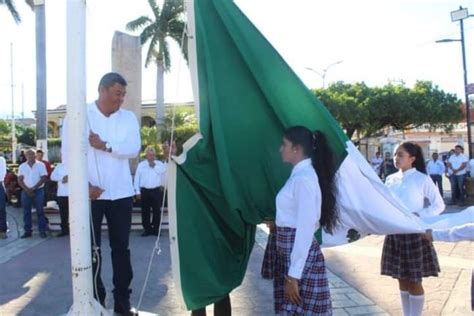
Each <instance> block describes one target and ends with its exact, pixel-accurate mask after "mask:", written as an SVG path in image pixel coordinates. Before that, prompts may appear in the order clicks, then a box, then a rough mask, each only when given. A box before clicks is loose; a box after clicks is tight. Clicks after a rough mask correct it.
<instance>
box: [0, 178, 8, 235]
mask: <svg viewBox="0 0 474 316" xmlns="http://www.w3.org/2000/svg"><path fill="white" fill-rule="evenodd" d="M5 204H6V203H5V188H4V187H3V181H0V233H6V232H7V211H6V205H5Z"/></svg>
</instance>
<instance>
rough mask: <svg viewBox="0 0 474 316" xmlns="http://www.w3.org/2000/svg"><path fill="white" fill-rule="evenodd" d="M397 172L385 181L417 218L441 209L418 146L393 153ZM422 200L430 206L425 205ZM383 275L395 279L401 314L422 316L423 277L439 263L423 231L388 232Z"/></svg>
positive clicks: (409, 145) (431, 273)
mask: <svg viewBox="0 0 474 316" xmlns="http://www.w3.org/2000/svg"><path fill="white" fill-rule="evenodd" d="M395 166H396V167H397V168H398V169H399V171H398V172H397V173H395V174H392V175H390V176H388V177H387V180H386V181H385V184H386V185H387V186H388V187H389V188H390V190H391V191H392V192H393V193H394V194H395V195H396V196H398V197H399V198H400V200H401V201H402V202H403V203H404V204H405V206H406V207H407V208H408V209H409V210H411V211H412V212H413V213H414V214H415V215H417V216H420V217H429V216H435V215H438V214H439V213H441V212H442V211H443V210H444V202H443V198H442V197H441V195H440V193H439V190H438V189H437V188H436V186H435V184H434V183H433V181H432V180H431V179H430V177H429V176H428V175H427V174H426V167H425V160H424V158H423V152H422V150H421V148H420V146H418V145H416V144H414V143H410V142H406V143H402V144H401V145H400V146H399V147H398V148H397V150H396V152H395ZM425 199H427V200H428V201H429V206H425ZM381 265H382V274H383V275H388V276H391V277H393V278H395V279H398V284H399V288H400V297H401V301H402V308H403V314H404V315H410V316H418V315H421V313H422V311H423V305H424V289H423V285H422V283H421V282H422V278H423V277H429V276H438V272H439V271H440V269H439V263H438V258H437V255H436V251H435V249H434V247H433V244H432V242H430V241H428V240H426V239H423V238H422V234H404V235H388V236H386V237H385V241H384V245H383V252H382V263H381Z"/></svg>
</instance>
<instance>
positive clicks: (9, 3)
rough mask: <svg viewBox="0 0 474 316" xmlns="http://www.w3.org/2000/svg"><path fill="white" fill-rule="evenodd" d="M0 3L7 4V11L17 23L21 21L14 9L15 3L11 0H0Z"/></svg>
mask: <svg viewBox="0 0 474 316" xmlns="http://www.w3.org/2000/svg"><path fill="white" fill-rule="evenodd" d="M0 4H3V5H6V6H7V9H8V11H10V14H11V15H12V17H13V20H15V23H17V24H18V23H20V22H21V18H20V14H19V13H18V11H17V10H16V8H15V4H14V3H13V1H12V0H0Z"/></svg>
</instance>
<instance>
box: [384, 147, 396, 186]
mask: <svg viewBox="0 0 474 316" xmlns="http://www.w3.org/2000/svg"><path fill="white" fill-rule="evenodd" d="M397 171H398V169H397V168H396V167H395V163H394V162H393V157H392V154H390V152H388V151H387V152H386V153H385V159H384V161H383V163H382V165H381V166H380V177H381V178H382V179H384V180H385V179H387V177H388V176H389V175H391V174H394V173H395V172H397Z"/></svg>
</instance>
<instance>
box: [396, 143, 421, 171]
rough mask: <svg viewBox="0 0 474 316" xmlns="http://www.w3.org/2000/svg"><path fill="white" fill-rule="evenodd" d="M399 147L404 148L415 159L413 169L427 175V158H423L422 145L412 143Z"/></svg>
mask: <svg viewBox="0 0 474 316" xmlns="http://www.w3.org/2000/svg"><path fill="white" fill-rule="evenodd" d="M399 146H400V147H402V148H403V149H404V150H405V151H406V152H407V153H408V154H409V155H410V156H411V157H415V161H413V163H412V167H413V168H415V169H416V170H418V171H419V172H421V173H424V174H426V164H425V158H424V157H423V150H422V149H421V147H420V145H418V144H415V143H412V142H404V143H401V144H400V145H399Z"/></svg>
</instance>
